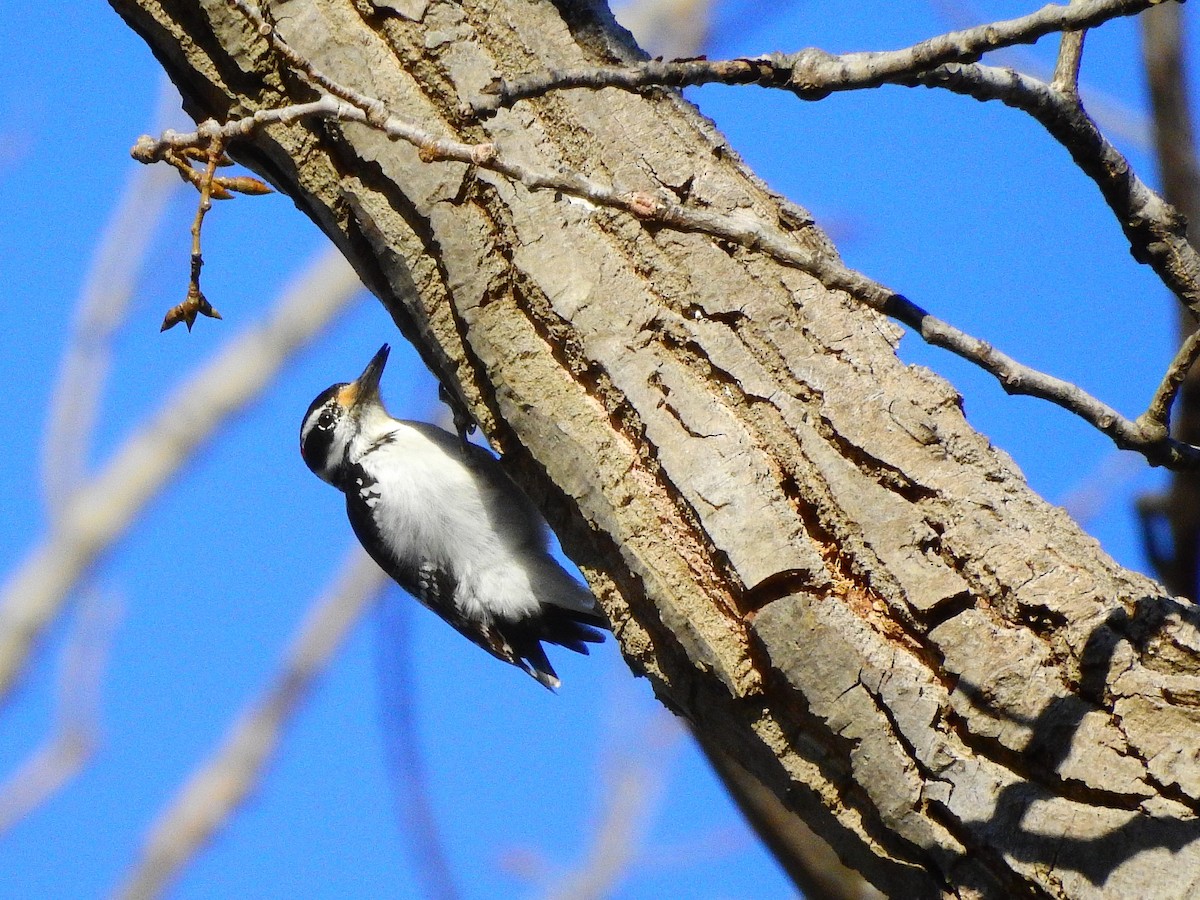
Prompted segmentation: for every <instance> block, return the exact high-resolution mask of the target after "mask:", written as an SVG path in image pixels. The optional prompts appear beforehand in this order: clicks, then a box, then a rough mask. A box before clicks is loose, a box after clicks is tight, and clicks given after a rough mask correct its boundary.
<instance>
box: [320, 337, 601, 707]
mask: <svg viewBox="0 0 1200 900" xmlns="http://www.w3.org/2000/svg"><path fill="white" fill-rule="evenodd" d="M388 351H389V348H388V345H387V344H384V345H383V346H382V347H381V348H380V349H379V352H378V353H376V354H375V357H374V358H373V359H372V360H371V362H370V363H368V364H367V368H366V369H365V370H364V371H363V373H362V375H360V376H359V377H358V379H357V380H356V381H352V382H350V383H349V384H335V385H333V386H332V387H330V388H329V389H327V390H325V391H324V392H322V393H321V394H320V395H319V396H318V397H317V399H315V400H314V401H313V402H312V405H311V406H309V408H308V412H307V413H305V414H304V424H303V425H302V426H301V428H300V455H301V456H302V457H303V458H304V462H305V463H306V464H307V465H308V467H309V468H310V469H312V470H313V472H315V473H316V474H317V475H318V476H319V477H320V478H321V479H322V480H324V481H327V482H329V483H330V484H332V485H333V486H334V487H335V488H337V489H338V490H340V491H342V492H343V493H344V494H345V495H346V512H347V514H348V515H349V517H350V525H351V527H352V528H353V529H354V533H355V534H356V535H357V536H358V539H359V541H360V542H361V543H362V545H363V547H364V548H366V551H367V553H369V554H370V555H371V558H372V559H374V560H375V562H377V563H378V564H379V566H380V567H381V568H382V569H383V570H384V571H385V572H387V574H388V575H390V576H391V577H392V578H393V579H395V581H396V582H397V583H398V584H399V585H400V586H401V587H402V588H404V589H405V590H406V591H408V592H409V593H410V594H412V595H413V596H414V597H415V598H416V599H417V600H419V601H420V602H421V603H422V604H424V605H425V606H427V607H429V608H430V609H431V610H433V611H434V612H435V613H437V614H438V615H439V616H441V617H442V618H443V619H445V620H446V621H447V622H449V623H450V625H452V626H453V627H454V628H455V629H457V630H458V631H459V633H461V634H463V635H465V636H466V637H468V638H470V639H471V640H472V641H474V642H475V643H476V644H478V645H479V646H480V647H482V648H483V649H484V650H487V651H488V652H489V653H491V654H492V655H493V656H495V657H497V658H498V659H502V660H504V661H505V662H508V663H512V664H513V665H514V666H517V667H519V668H521V669H523V670H524V671H526V672H528V673H529V674H530V675H532V676H533V677H534V678H536V679H537V680H538V681H539V682H540V683H541V684H543V685H545V686H546V687H548V688H556V687H558V686H559V683H560V682H559V680H558V676H557V675H556V674H555V672H554V669H553V668H552V667H551V665H550V661H549V660H548V659H547V658H546V651H545V650H544V649H543V648H542V644H541V642H542V641H548V642H549V643H552V644H559V645H560V646H563V647H568V648H570V649H571V650H574V651H576V652H577V653H587V652H588V649H587V644H588V643H599V642H601V641H603V640H604V635H603V633H601V632H600V631H598V630H597V629H600V628H607V627H608V622H607V620H606V619H605V618H604V615H603V613H601V612H600V611H599V609H598V608H597V606H596V601H595V600H594V599H593V597H592V595H591V592H590V591H588V590H587V588H585V587H583V586H582V585H580V584H579V583H578V582H577V581H575V579H573V578H572V577H571V576H570V575H568V574H567V573H566V572H565V571H563V569H562V567H561V566H559V565H558V563H556V562H555V561H554V560H553V558H551V556H550V554H549V552H548V551H547V549H546V533H545V527H544V525H543V522H542V519H541V517H540V516H539V514H538V512H537V511H536V510H535V509H534V507H533V504H532V503H530V501H529V499H528V498H527V497H526V496H525V495H524V494H522V493H521V492H520V490H518V488H517V486H516V485H515V484H513V482H512V481H511V480H510V479H509V477H508V475H507V474H505V472H504V471H503V470H502V469H501V468H500V464H499V462H497V460H496V459H495V457H493V456H492V455H491V454H490V453H488V452H487V451H486V450H484V449H483V448H482V447H477V446H475V445H474V444H469V443H466V442H465V441H463V440H460V439H459V438H458V437H457V436H455V435H452V434H450V433H449V432H448V431H443V430H442V429H441V428H437V427H435V426H433V425H427V424H425V423H424V422H404V421H400V420H398V419H393V418H392V417H391V416H390V415H388V413H387V410H385V409H384V408H383V403H382V401H381V400H380V398H379V378H380V376H381V375H382V374H383V367H384V365H385V364H386V363H387V358H388Z"/></svg>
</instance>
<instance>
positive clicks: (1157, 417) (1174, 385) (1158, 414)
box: [1141, 331, 1200, 432]
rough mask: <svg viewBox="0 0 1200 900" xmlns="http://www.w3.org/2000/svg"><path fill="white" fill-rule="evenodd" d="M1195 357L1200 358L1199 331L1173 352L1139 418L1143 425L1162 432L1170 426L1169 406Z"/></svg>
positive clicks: (1190, 368)
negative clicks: (1158, 383) (1164, 372)
mask: <svg viewBox="0 0 1200 900" xmlns="http://www.w3.org/2000/svg"><path fill="white" fill-rule="evenodd" d="M1197 359H1200V331H1193V332H1192V333H1191V334H1190V335H1188V336H1187V338H1186V339H1185V340H1184V342H1183V345H1182V346H1180V348H1179V351H1178V352H1177V353H1176V354H1175V358H1174V359H1173V360H1171V365H1170V366H1168V367H1167V374H1166V375H1164V376H1163V380H1162V384H1160V385H1159V386H1158V390H1157V391H1155V392H1154V398H1153V399H1152V400H1151V401H1150V406H1149V407H1148V408H1147V409H1146V411H1145V412H1144V413H1143V414H1142V416H1141V419H1142V420H1144V424H1145V425H1148V426H1151V427H1154V428H1161V429H1162V430H1163V432H1166V431H1167V430H1168V429H1169V428H1170V424H1171V406H1172V405H1173V404H1174V402H1175V397H1176V396H1177V395H1178V394H1179V389H1180V388H1181V387H1182V386H1183V383H1184V381H1185V380H1186V379H1187V376H1188V373H1189V372H1190V371H1191V370H1192V366H1194V365H1195V364H1196V360H1197Z"/></svg>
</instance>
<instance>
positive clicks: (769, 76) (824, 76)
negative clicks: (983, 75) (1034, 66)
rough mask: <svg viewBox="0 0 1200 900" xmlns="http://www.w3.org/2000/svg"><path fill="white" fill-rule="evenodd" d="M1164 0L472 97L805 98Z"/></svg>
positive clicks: (501, 100)
mask: <svg viewBox="0 0 1200 900" xmlns="http://www.w3.org/2000/svg"><path fill="white" fill-rule="evenodd" d="M1159 2H1162V0H1076V2H1074V3H1071V4H1070V5H1069V6H1053V5H1050V6H1045V7H1043V8H1042V9H1040V10H1038V11H1037V12H1035V13H1032V14H1030V15H1028V16H1022V17H1020V18H1017V19H1009V20H1007V21H1003V22H992V23H990V24H987V25H980V26H978V27H976V28H967V29H964V30H962V31H953V32H950V33H949V34H943V35H939V36H938V37H934V38H930V39H929V40H926V41H921V42H920V43H918V44H913V45H912V46H911V47H905V48H904V49H902V50H883V51H873V52H865V53H845V54H842V55H840V56H835V55H834V54H831V53H827V52H825V51H824V50H820V49H818V48H815V47H809V48H807V49H804V50H800V51H798V52H796V53H787V54H784V53H772V54H769V55H766V56H759V57H748V58H740V59H731V60H720V61H714V60H706V59H688V60H674V61H669V62H664V61H662V60H648V61H646V62H643V63H638V64H634V65H629V66H620V67H595V68H578V69H547V70H545V71H541V72H536V73H532V74H529V75H524V76H521V77H520V78H517V79H514V80H510V81H506V80H503V79H497V80H495V81H493V82H491V84H489V85H488V87H487V88H485V95H484V96H482V97H480V98H478V99H476V100H474V101H473V102H472V104H471V108H472V109H473V110H474V112H475V113H476V114H486V113H489V112H494V111H495V110H497V109H501V108H504V107H509V106H512V105H513V104H514V103H516V102H517V101H519V100H528V99H530V98H532V97H538V96H541V95H543V94H546V93H548V92H549V91H555V90H562V89H564V88H592V89H596V88H602V87H618V88H623V89H625V90H637V89H639V88H644V87H655V86H666V87H687V86H690V85H700V84H712V83H719V84H757V85H759V86H761V87H770V88H781V89H784V90H789V91H792V92H793V93H795V94H796V95H797V96H799V97H801V98H802V99H805V100H819V99H821V98H822V97H825V96H828V95H829V94H830V93H832V92H834V91H855V90H861V89H862V88H872V87H879V86H880V85H882V84H889V83H895V82H896V81H897V80H898V79H902V78H905V77H908V76H911V75H915V74H917V73H919V72H924V71H927V70H929V69H932V68H934V67H936V66H940V65H942V64H944V63H948V62H974V61H975V60H977V59H978V58H979V57H980V56H981V55H982V54H984V53H987V52H988V51H990V50H998V49H1000V48H1001V47H1011V46H1013V45H1014V44H1031V43H1033V42H1034V41H1036V40H1038V38H1041V37H1044V36H1045V35H1047V34H1052V33H1054V32H1059V31H1076V32H1078V31H1082V30H1084V29H1087V28H1091V27H1093V26H1095V25H1100V24H1102V23H1104V22H1107V21H1109V20H1111V19H1115V18H1119V17H1123V16H1133V15H1137V14H1138V13H1140V12H1142V11H1143V10H1145V9H1149V8H1150V7H1151V6H1154V5H1155V4H1156V3H1159Z"/></svg>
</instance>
